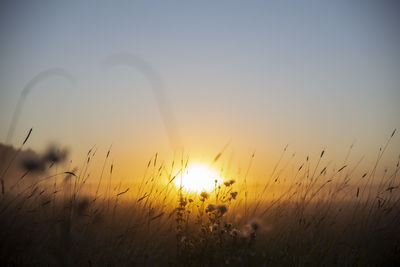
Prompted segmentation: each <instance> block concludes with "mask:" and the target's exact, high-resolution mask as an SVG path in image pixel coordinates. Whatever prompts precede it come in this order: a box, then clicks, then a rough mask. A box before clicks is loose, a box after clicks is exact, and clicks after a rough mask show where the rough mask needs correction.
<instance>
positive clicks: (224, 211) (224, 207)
mask: <svg viewBox="0 0 400 267" xmlns="http://www.w3.org/2000/svg"><path fill="white" fill-rule="evenodd" d="M217 209H218V211H219V212H220V213H221V215H224V214H225V213H226V212H227V211H228V207H227V206H226V205H224V204H220V205H218V206H217Z"/></svg>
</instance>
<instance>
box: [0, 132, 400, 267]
mask: <svg viewBox="0 0 400 267" xmlns="http://www.w3.org/2000/svg"><path fill="white" fill-rule="evenodd" d="M392 138H394V133H393V134H392V135H391V136H390V138H389V139H388V141H387V144H386V145H385V146H384V147H383V148H382V149H380V152H379V155H378V158H377V161H376V164H375V165H373V166H372V167H371V169H370V170H368V171H367V172H366V173H365V174H363V175H361V176H360V177H358V176H356V175H355V173H356V172H355V170H356V168H357V167H358V163H356V164H351V163H350V162H347V159H346V160H345V161H344V163H343V165H340V167H338V168H332V167H330V165H329V164H327V163H326V161H325V160H324V157H325V156H326V155H325V151H322V152H321V153H320V154H319V155H318V156H317V157H316V159H315V160H311V158H310V157H307V158H306V159H305V161H304V163H302V164H301V165H300V166H294V168H293V169H295V170H296V171H295V172H294V173H291V174H290V176H289V174H287V173H286V174H285V168H286V169H287V168H288V167H287V166H288V165H287V164H286V165H285V164H283V163H282V162H283V161H284V159H285V158H286V157H287V156H286V153H287V151H286V148H285V150H284V151H283V154H282V158H281V159H280V160H279V161H278V163H277V165H276V167H275V168H274V170H273V172H272V174H271V175H270V177H268V178H263V179H262V186H260V185H252V184H251V183H249V182H248V181H246V176H247V172H245V173H244V174H239V173H238V174H237V177H235V178H234V179H231V180H227V181H226V182H225V183H223V184H221V185H216V187H215V188H214V190H212V191H211V192H203V193H201V192H198V193H188V192H185V190H184V189H183V188H182V187H181V188H179V187H178V188H177V187H176V186H175V185H173V182H172V181H173V180H174V179H179V175H180V174H181V173H182V172H183V171H184V169H185V168H186V167H187V164H188V160H187V159H184V158H182V159H174V160H173V162H171V163H169V164H166V163H163V162H161V161H160V160H158V159H157V157H158V156H157V155H156V156H155V157H154V158H153V159H151V160H150V161H149V163H148V165H147V169H146V173H145V174H144V176H143V179H142V181H141V182H140V183H137V184H130V185H127V184H126V185H124V184H123V183H117V182H114V181H113V180H112V171H113V165H112V163H110V162H108V161H104V165H103V166H100V168H104V170H105V171H104V172H102V173H103V174H102V176H104V177H103V179H102V182H100V179H99V178H98V177H90V171H89V170H88V169H90V168H91V167H93V168H94V167H95V166H92V165H91V164H92V163H91V162H92V159H93V157H95V156H96V155H98V154H99V153H96V152H95V151H96V150H94V149H91V150H90V151H89V152H88V154H87V158H86V159H85V160H84V162H83V163H82V166H81V168H80V169H75V170H70V169H66V167H65V165H63V163H62V160H63V158H62V157H61V156H60V155H61V154H62V152H63V150H61V149H53V150H48V151H47V152H46V153H45V154H44V155H37V154H36V155H35V157H39V159H42V160H43V164H44V169H34V168H33V167H31V168H30V169H29V170H28V169H26V166H24V165H22V167H23V168H25V169H22V170H21V173H25V172H26V171H29V175H28V176H24V177H22V178H21V177H20V176H17V177H13V175H12V174H11V173H8V171H6V172H3V178H2V179H3V180H4V181H5V183H4V184H5V185H4V184H3V193H2V198H1V202H0V222H1V224H0V225H1V230H0V238H1V240H2V241H1V242H0V263H1V264H2V265H4V266H7V265H17V266H24V265H60V266H98V265H101V266H103V265H110V266H224V265H226V266H310V265H311V266H333V265H338V266H396V265H399V264H400V256H399V255H400V227H399V223H400V203H399V201H400V194H399V179H398V172H399V168H400V167H399V163H398V162H397V164H396V165H395V166H393V168H392V169H384V170H383V171H381V170H380V168H379V164H380V162H381V159H382V155H383V153H384V152H385V150H386V148H387V147H388V146H389V143H390V140H391V139H392ZM49 151H51V153H52V157H49V155H48V154H49V153H50V152H49ZM13 152H14V153H19V154H21V153H24V151H23V150H13ZM14 153H9V154H8V155H14ZM110 153H112V151H111V152H110V150H108V151H107V153H106V154H105V155H104V156H105V158H107V157H108V155H109V154H110ZM13 157H14V156H13ZM290 157H291V156H289V158H290ZM7 158H8V156H7ZM18 158H19V157H15V160H14V161H13V164H18V160H17V159H18ZM222 158H223V155H222V152H221V155H220V154H218V155H217V156H216V157H215V159H214V160H213V161H212V162H210V164H216V163H217V162H216V161H220V160H223V159H222ZM253 158H254V155H252V156H251V160H252V159H253ZM55 159H57V160H55ZM289 160H290V159H289ZM288 162H290V161H288ZM249 165H250V166H251V163H250V164H249ZM282 165H283V167H282ZM171 166H174V168H172V167H171ZM285 166H286V167H285ZM289 166H290V165H289ZM55 167H57V172H56V171H55ZM290 167H291V166H290ZM28 177H30V179H25V178H28ZM285 179H286V182H284V180H285Z"/></svg>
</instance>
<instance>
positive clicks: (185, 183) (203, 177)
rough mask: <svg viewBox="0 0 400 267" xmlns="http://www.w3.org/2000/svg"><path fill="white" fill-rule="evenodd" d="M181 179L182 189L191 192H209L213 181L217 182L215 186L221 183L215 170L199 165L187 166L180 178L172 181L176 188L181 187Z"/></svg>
mask: <svg viewBox="0 0 400 267" xmlns="http://www.w3.org/2000/svg"><path fill="white" fill-rule="evenodd" d="M181 178H182V189H183V190H186V191H191V192H201V191H211V190H213V189H214V187H215V181H217V185H218V184H219V183H220V181H222V179H221V177H220V175H219V174H218V172H217V171H216V170H215V169H213V168H212V167H209V166H207V165H203V164H199V163H194V164H191V165H189V166H188V167H187V168H186V169H185V171H184V172H183V173H182V176H179V177H177V178H176V179H175V180H174V183H175V186H176V187H178V188H179V187H180V186H181Z"/></svg>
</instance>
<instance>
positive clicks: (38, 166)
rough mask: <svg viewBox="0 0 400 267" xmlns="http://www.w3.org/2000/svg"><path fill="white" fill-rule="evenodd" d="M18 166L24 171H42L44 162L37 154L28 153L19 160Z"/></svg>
mask: <svg viewBox="0 0 400 267" xmlns="http://www.w3.org/2000/svg"><path fill="white" fill-rule="evenodd" d="M20 166H21V167H22V168H24V169H25V170H26V171H43V170H44V162H43V160H42V159H41V158H40V157H39V156H37V155H30V156H27V157H24V158H23V159H21V161H20Z"/></svg>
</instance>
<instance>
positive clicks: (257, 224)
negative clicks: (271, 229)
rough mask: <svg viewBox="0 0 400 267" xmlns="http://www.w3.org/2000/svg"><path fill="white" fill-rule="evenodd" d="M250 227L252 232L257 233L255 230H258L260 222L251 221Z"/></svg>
mask: <svg viewBox="0 0 400 267" xmlns="http://www.w3.org/2000/svg"><path fill="white" fill-rule="evenodd" d="M250 227H251V229H253V231H257V229H258V228H260V222H259V221H257V220H252V221H251V222H250Z"/></svg>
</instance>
